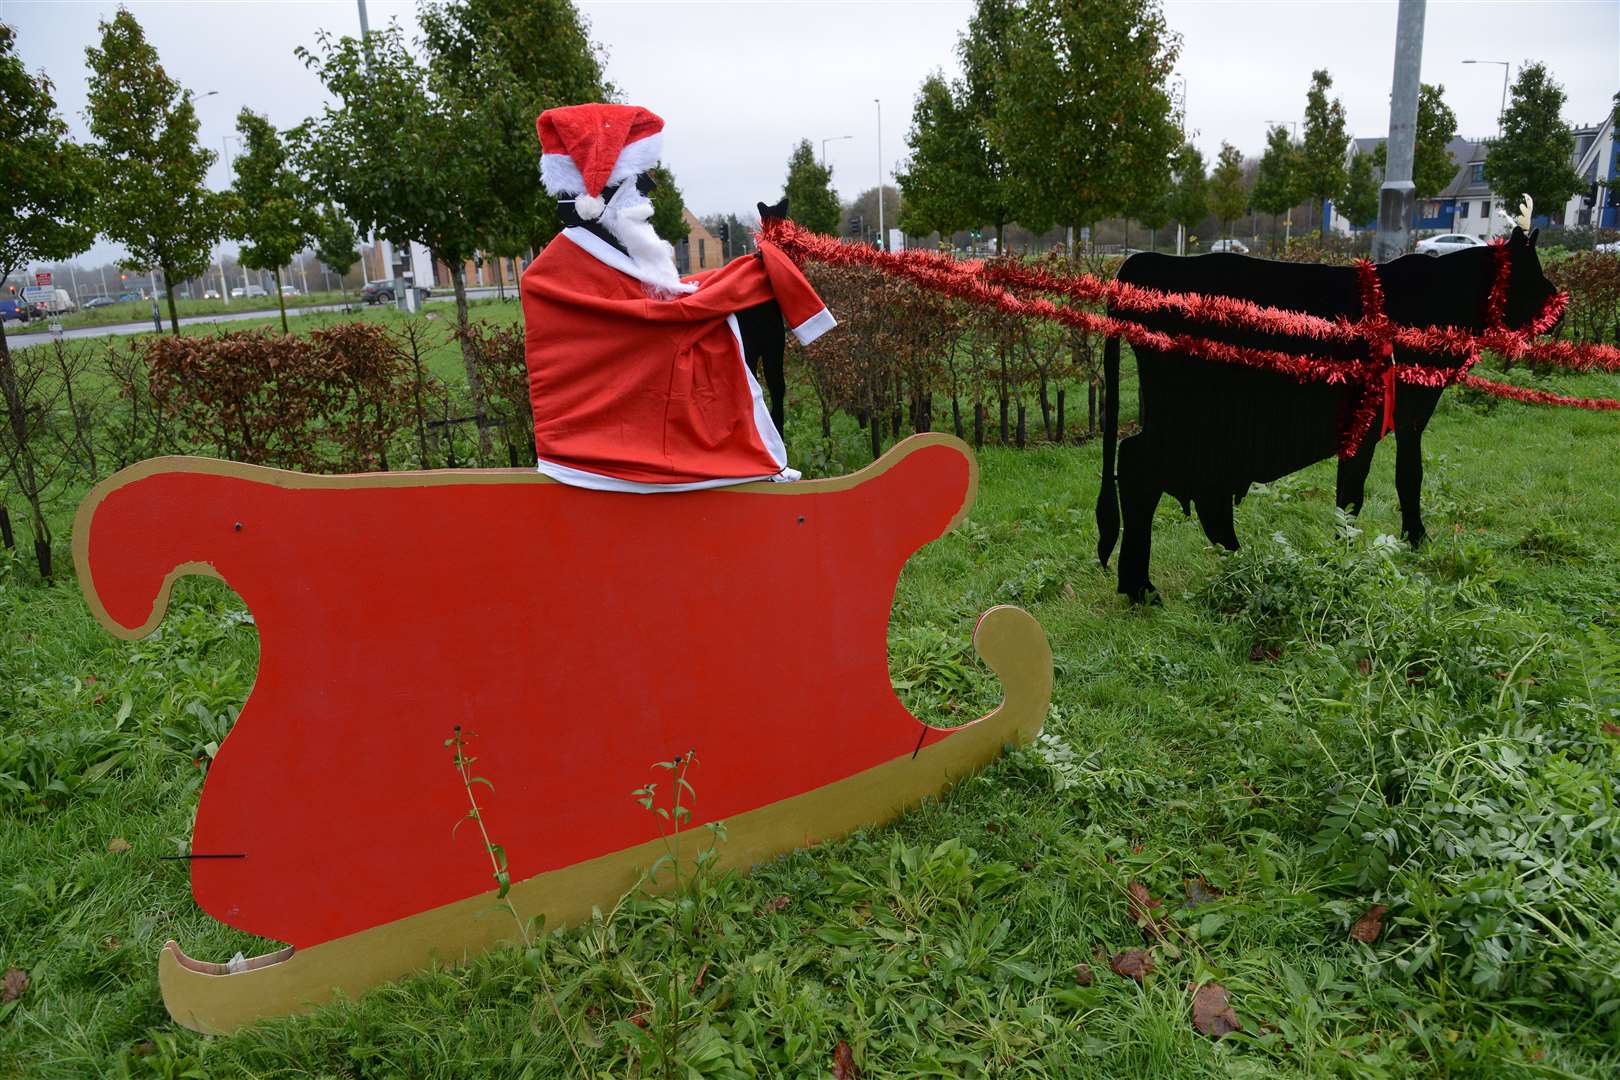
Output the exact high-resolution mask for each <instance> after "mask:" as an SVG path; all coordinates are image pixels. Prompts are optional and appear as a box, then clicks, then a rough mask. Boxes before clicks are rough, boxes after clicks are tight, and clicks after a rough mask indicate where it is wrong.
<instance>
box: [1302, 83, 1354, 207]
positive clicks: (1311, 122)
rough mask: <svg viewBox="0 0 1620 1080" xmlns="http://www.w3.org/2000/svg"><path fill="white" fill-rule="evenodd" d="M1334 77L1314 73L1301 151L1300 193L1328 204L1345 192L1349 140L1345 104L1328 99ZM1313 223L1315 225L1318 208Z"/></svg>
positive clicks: (1320, 202)
mask: <svg viewBox="0 0 1620 1080" xmlns="http://www.w3.org/2000/svg"><path fill="white" fill-rule="evenodd" d="M1331 89H1333V77H1332V76H1331V75H1329V74H1328V73H1327V72H1326V71H1322V70H1318V71H1313V72H1312V73H1311V88H1310V90H1309V91H1307V92H1306V94H1305V137H1304V139H1303V142H1304V146H1303V148H1302V149H1301V152H1300V176H1301V178H1302V180H1303V183H1302V184H1301V192H1302V193H1303V194H1305V195H1308V196H1310V197H1311V198H1313V199H1315V200H1316V202H1317V203H1318V204H1325V203H1326V202H1327V200H1329V199H1337V198H1338V197H1339V193H1340V192H1341V191H1343V190H1344V181H1345V165H1344V148H1345V146H1346V144H1348V143H1349V141H1350V137H1349V135H1348V134H1346V132H1345V126H1344V105H1343V103H1341V102H1340V101H1339V99H1338V98H1334V99H1333V100H1332V101H1329V100H1328V96H1327V92H1328V91H1329V90H1331ZM1311 215H1312V217H1311V218H1310V219H1309V220H1310V223H1311V224H1313V225H1314V224H1315V223H1316V219H1315V209H1314V208H1312V210H1311Z"/></svg>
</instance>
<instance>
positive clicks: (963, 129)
mask: <svg viewBox="0 0 1620 1080" xmlns="http://www.w3.org/2000/svg"><path fill="white" fill-rule="evenodd" d="M960 93H961V88H960V87H958V88H957V89H956V90H954V91H953V89H952V87H951V85H950V84H948V83H947V82H946V81H945V78H944V76H943V75H941V74H940V73H939V72H935V73H933V74H932V75H930V76H928V78H926V79H924V80H923V84H922V88H921V89H920V90H918V91H917V101H916V103H915V104H914V105H913V106H912V110H911V129H910V130H909V131H908V132H907V133H906V145H907V146H909V147H910V148H911V154H910V156H909V157H908V158H907V159H906V162H905V165H904V166H903V167H902V168H901V170H900V171H899V172H898V173H897V174H896V175H895V181H896V182H897V183H898V184H899V186H900V195H901V197H902V201H903V202H904V204H905V209H904V211H903V212H902V213H901V214H900V215H899V216H898V217H896V218H895V220H896V221H897V222H898V223H899V225H900V228H901V229H902V230H903V231H904V232H905V233H906V234H907V235H910V236H922V235H925V234H927V233H931V232H937V233H939V234H940V236H942V237H948V236H950V235H951V234H952V233H954V232H956V231H958V230H960V229H970V228H973V227H975V226H978V225H983V224H985V223H986V222H987V221H989V220H990V219H989V218H982V219H981V218H980V216H979V215H980V214H981V213H983V212H984V209H985V205H986V200H985V199H984V198H982V197H981V195H980V194H977V193H976V188H977V187H979V186H980V185H983V184H985V183H987V178H986V177H985V176H984V174H983V173H984V160H985V139H984V132H983V130H982V129H981V128H980V127H979V125H978V124H977V123H975V122H974V117H973V114H972V112H971V110H970V109H968V108H967V107H966V103H965V102H964V101H962V100H959V94H960ZM873 201H874V205H875V203H876V199H875V198H874V200H873Z"/></svg>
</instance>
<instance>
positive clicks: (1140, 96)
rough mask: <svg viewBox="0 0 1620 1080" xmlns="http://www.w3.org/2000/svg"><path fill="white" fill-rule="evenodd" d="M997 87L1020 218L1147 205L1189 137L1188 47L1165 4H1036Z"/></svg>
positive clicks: (1042, 223) (1047, 222)
mask: <svg viewBox="0 0 1620 1080" xmlns="http://www.w3.org/2000/svg"><path fill="white" fill-rule="evenodd" d="M1009 40H1010V48H1009V50H1008V53H1007V56H1006V60H1005V66H1004V68H1003V69H1002V70H1001V71H1000V72H999V73H998V77H997V79H996V109H995V115H994V117H993V120H992V125H991V133H992V135H993V138H994V142H995V145H996V147H997V149H998V150H999V152H1000V154H1001V157H1002V159H1003V160H1004V161H1005V162H1006V166H1007V177H1008V179H1007V186H1008V189H1009V192H1010V194H1011V196H1012V204H1013V206H1014V209H1015V214H1014V216H1015V217H1016V218H1017V219H1018V221H1019V222H1020V223H1021V224H1023V225H1026V226H1028V227H1030V228H1032V229H1035V230H1037V231H1040V230H1043V229H1045V228H1048V227H1050V226H1052V225H1054V224H1055V225H1071V226H1072V225H1089V224H1091V223H1093V222H1095V221H1096V220H1097V219H1099V218H1102V217H1107V216H1109V215H1110V214H1115V213H1119V212H1121V211H1123V210H1124V209H1125V208H1126V207H1127V206H1132V205H1135V204H1136V202H1137V201H1138V200H1137V196H1136V193H1137V192H1138V191H1139V190H1144V189H1150V188H1152V187H1153V186H1154V181H1155V178H1156V174H1157V173H1159V172H1162V171H1163V170H1164V169H1165V167H1166V161H1167V159H1168V158H1169V157H1170V154H1171V152H1172V151H1173V150H1174V148H1175V147H1176V145H1177V144H1178V143H1179V142H1180V140H1181V135H1180V131H1179V130H1178V127H1177V124H1176V122H1175V119H1174V116H1173V112H1172V108H1171V103H1170V96H1169V93H1168V92H1167V90H1166V86H1165V83H1166V79H1167V78H1168V76H1169V74H1170V68H1171V66H1172V65H1173V64H1174V62H1175V58H1176V55H1177V53H1178V51H1179V48H1180V43H1179V39H1178V38H1176V36H1175V35H1174V34H1171V33H1170V32H1169V30H1168V29H1167V28H1166V27H1165V23H1164V16H1163V14H1162V12H1161V11H1160V9H1159V5H1158V3H1157V0H1119V2H1117V3H1113V4H1106V5H1078V4H1075V3H1072V2H1069V0H1030V2H1029V3H1028V4H1026V5H1025V6H1024V7H1023V8H1022V9H1021V11H1020V14H1019V17H1018V19H1017V21H1016V23H1015V24H1014V26H1013V28H1012V31H1011V35H1010V39H1009Z"/></svg>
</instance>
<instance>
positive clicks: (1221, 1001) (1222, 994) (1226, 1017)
mask: <svg viewBox="0 0 1620 1080" xmlns="http://www.w3.org/2000/svg"><path fill="white" fill-rule="evenodd" d="M1192 1022H1193V1027H1194V1029H1196V1030H1197V1032H1198V1034H1200V1035H1208V1036H1209V1037H1210V1038H1212V1039H1218V1038H1220V1037H1221V1036H1222V1035H1225V1034H1227V1033H1228V1032H1233V1031H1242V1030H1243V1022H1242V1021H1240V1020H1239V1019H1238V1018H1237V1013H1235V1012H1233V1011H1232V999H1231V995H1229V994H1228V993H1227V992H1226V987H1224V986H1222V985H1221V984H1220V983H1205V984H1204V985H1203V986H1200V987H1199V988H1198V991H1197V992H1196V993H1195V994H1193V1004H1192Z"/></svg>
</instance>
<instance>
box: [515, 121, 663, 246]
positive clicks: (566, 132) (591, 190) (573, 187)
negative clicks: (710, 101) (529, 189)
mask: <svg viewBox="0 0 1620 1080" xmlns="http://www.w3.org/2000/svg"><path fill="white" fill-rule="evenodd" d="M534 126H535V129H536V130H537V131H538V132H539V134H540V182H541V183H542V184H544V185H545V188H546V190H547V191H548V192H550V193H551V194H553V195H572V196H574V211H575V212H576V213H578V214H579V216H580V217H581V218H582V219H584V220H585V221H594V220H596V219H597V218H599V217H601V216H602V210H603V208H604V206H605V205H606V204H605V202H604V200H603V198H602V191H603V189H604V188H609V187H612V186H613V185H614V184H618V183H621V182H623V181H625V180H628V179H630V178H631V177H633V176H636V175H637V174H639V173H643V172H646V171H647V170H648V169H650V168H652V167H653V166H654V165H656V164H658V156H659V154H660V153H661V152H662V151H663V148H664V135H663V131H664V121H663V119H662V118H661V117H659V116H657V115H655V114H654V113H652V112H651V111H649V110H647V109H643V108H642V107H641V106H639V105H605V104H594V105H569V106H566V107H564V108H561V109H547V110H546V111H545V112H543V113H541V114H540V116H539V117H538V118H537V119H536V120H535V122H534Z"/></svg>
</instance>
